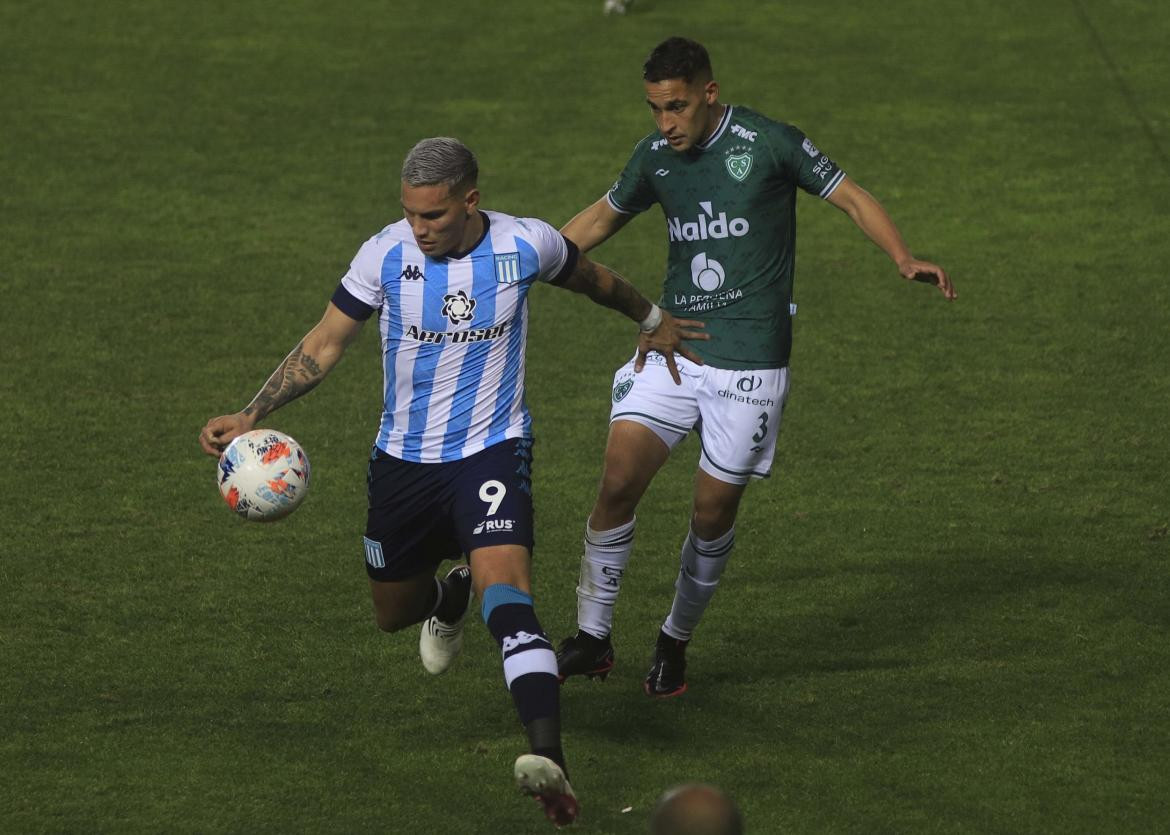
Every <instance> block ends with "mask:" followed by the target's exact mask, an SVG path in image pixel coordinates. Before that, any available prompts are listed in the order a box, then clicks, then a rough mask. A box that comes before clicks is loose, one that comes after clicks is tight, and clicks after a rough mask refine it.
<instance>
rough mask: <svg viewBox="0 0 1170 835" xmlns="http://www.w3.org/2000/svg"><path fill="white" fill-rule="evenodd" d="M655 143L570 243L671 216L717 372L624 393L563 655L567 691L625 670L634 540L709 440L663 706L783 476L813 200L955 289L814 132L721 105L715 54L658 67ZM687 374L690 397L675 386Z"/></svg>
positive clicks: (689, 53) (686, 548)
mask: <svg viewBox="0 0 1170 835" xmlns="http://www.w3.org/2000/svg"><path fill="white" fill-rule="evenodd" d="M643 80H644V87H645V95H646V103H647V105H649V108H650V114H651V116H653V118H654V121H655V124H656V126H657V130H656V131H654V132H653V133H651V134H650V135H648V136H646V137H645V138H644V139H642V141H640V142H639V143H638V144H637V146H636V147H635V148H634V153H633V156H632V157H631V158H630V160H629V162H628V163H627V164H626V167H625V169H624V170H623V171H622V173H621V175H620V177H619V178H618V180H617V182H616V183H615V184H614V186H613V188H612V189H611V190H610V191H609V193H607V194H606V195H605V196H603V197H602V198H601V199H600V200H598V201H597V202H596V203H594V204H593V205H591V206H589V207H587V208H586V209H584V210H583V211H581V212H580V213H579V214H578V215H577V216H576V217H574V218H573V219H572V220H571V221H569V223H568V224H567V225H565V227H564V228H563V229H562V230H561V231H562V232H563V233H564V235H565V237H567V238H569V239H570V240H571V241H573V242H574V243H576V244H577V246H578V247H580V249H581V251H582V252H588V251H589V250H591V249H592V248H593V247H595V246H597V245H598V244H600V243H601V242H602V241H605V240H606V239H608V238H609V237H610V236H611V235H613V234H614V233H616V232H617V231H618V230H620V229H621V228H622V227H623V226H624V225H625V224H626V223H627V222H628V221H629V220H630V219H631V218H633V217H634V216H635V215H637V214H639V213H641V212H644V211H647V210H648V209H650V208H651V207H652V206H653V205H654V204H655V203H657V204H658V205H659V206H661V208H662V212H663V215H664V216H665V220H666V229H665V231H666V237H667V270H666V281H665V285H664V287H663V292H662V298H661V300H660V304H661V305H662V306H663V307H664V308H665V309H667V310H669V311H670V312H671V313H673V314H674V315H676V316H686V317H688V318H690V319H698V320H701V321H703V322H704V323H705V324H706V332H707V333H708V334H709V336H710V341H709V342H702V343H696V345H695V349H696V351H697V352H698V353H699V355H700V356H701V357H702V358H703V360H704V364H703V365H701V366H700V365H697V364H695V363H693V362H689V361H688V359H687V358H685V357H682V358H679V359H678V360H677V363H676V360H675V359H674V358H673V357H671V356H668V355H661V356H660V355H654V356H651V357H650V358H649V360H648V362H646V368H645V371H644V372H643V373H641V374H635V372H636V371H637V370H639V369H638V366H640V365H641V364H642V362H643V358H642V357H636V358H635V359H634V360H631V362H630V363H628V364H627V365H626V366H625V367H623V368H621V369H619V370H618V372H617V375H616V377H615V379H614V387H613V396H612V407H611V411H610V421H611V423H610V432H609V439H608V442H607V445H606V451H605V463H604V471H603V474H602V478H601V487H600V490H599V493H598V496H597V501H596V503H595V505H594V507H593V510H592V512H591V514H590V516H589V520H588V523H587V525H586V531H585V553H584V556H583V557H582V563H581V581H580V585H579V586H578V588H577V598H578V607H577V625H578V632H577V634H576V635H574V636H571V637H569V638H567V639H565V641H564V642H563V643H562V644H561V646H560V648H559V651H558V653H557V661H558V666H559V673H560V675H561V677H562V681H563V680H564V679H565V678H566V677H568V676H572V675H587V676H590V677H592V676H602V677H604V676H605V675H607V674H608V673H609V670H610V669H611V668H612V667H613V660H614V653H613V644H612V640H611V631H612V627H613V609H614V604H615V602H616V600H617V596H618V591H619V589H620V586H621V580H622V575H623V574H624V572H625V569H626V565H627V563H628V562H629V559H630V553H631V549H632V548H633V541H634V511H635V509H636V507H637V505H638V501H639V499H641V497H642V494H643V493H644V492H645V490H646V488H647V487H648V486H649V484H650V481H651V480H652V479H653V478H654V475H655V473H657V472H658V469H659V468H660V467H661V466H662V465H663V463H664V462H665V461H666V459H667V456H668V455H669V454H670V450H671V449H673V448H674V446H675V445H676V444H678V442H679V441H681V440H682V439H683V437H685V436H686V435H687V433H688V432H689V431H690V430H691V429H697V430H698V434H699V438H700V441H701V453H700V458H699V468H698V472H697V473H696V475H695V482H694V500H693V506H692V511H691V522H690V530H688V531H687V534H686V536H685V537H684V538H683V544H682V549H681V554H680V563H681V565H680V568H679V573H678V580H677V582H676V584H675V595H674V602H673V605H672V607H671V610H670V613H669V614H668V615H667V617H666V619H665V621H664V622H663V624H662V628H661V630H660V632H659V634H658V638H657V640H656V642H655V650H654V658H653V661H652V662H651V668H650V671H649V673H648V674H647V676H646V678H645V682H644V689H645V692H646V693H647V695H649V696H653V697H657V698H663V697H669V696H676V695H679V694H681V693H683V692H684V691H685V690H686V688H687V682H686V677H685V666H686V655H685V652H686V647H687V645H688V642H689V641H690V639H691V636H692V634H693V632H694V630H695V628H696V626H698V623H699V620H700V618H701V617H702V614H703V612H704V611H705V610H706V608H707V605H708V604H709V602H710V601H711V598H712V596H713V595H714V593H715V589H716V587H717V585H718V583H719V577H720V575H721V574H722V573H723V569H724V566H726V565H727V561H728V559H729V558H730V555H731V551H732V547H733V545H734V543H735V528H734V524H735V517H736V513H737V511H738V508H739V502H740V499H741V497H742V496H743V493H744V490H745V488H746V485H747V484H748V482H749V480H751V479H757V478H765V477H767V476H768V475H769V472H770V469H771V464H772V458H773V453H774V451H775V448H776V433H777V430H778V429H779V425H780V416H781V413H782V410H783V407H784V401H785V398H786V397H787V394H788V359H789V352H790V349H791V345H792V330H791V328H792V325H791V317H792V314H793V313H794V312H795V308H794V306H793V305H792V278H793V264H794V256H795V252H796V247H795V244H796V193H797V189H800V190H802V191H805V192H807V193H809V194H811V195H813V196H815V197H818V198H820V199H822V200H825V201H828V202H829V203H830V204H832V205H833V206H836V207H837V208H838V209H840V210H842V211H843V212H845V213H846V214H847V215H848V216H849V218H850V219H851V220H852V221H853V222H854V223H855V224H856V225H857V226H858V227H859V228H860V229H861V230H862V231H863V232H864V233H865V234H866V235H868V236H869V237H870V238H871V239H872V240H873V241H874V243H876V244H877V245H878V246H879V247H880V248H881V249H882V250H884V251H885V253H886V254H887V255H888V256H889V257H890V259H891V260H892V261H893V262H894V264H895V265H896V266H897V269H898V272H899V273H900V274H901V275H902V276H903V277H904V278H906V279H911V280H915V281H921V282H925V283H927V284H932V285H934V286H935V287H937V288H938V289H939V290H940V291H941V292H942V294H943V296H944V298H946V299H954V298H955V290H954V287H953V285H952V284H951V280H950V279H949V278H948V277H947V274H946V272H945V271H944V270H943V269H942V268H941V267H939V266H938V265H937V264H932V263H930V262H928V261H922V260H919V259H917V258H915V257H914V256H913V255H912V254H911V253H910V250H909V249H908V248H907V246H906V244H905V243H903V241H902V237H901V235H900V234H899V233H898V230H897V228H896V227H895V226H894V223H893V222H892V221H891V220H890V217H889V215H887V214H886V212H885V210H884V209H883V208H882V207H881V205H880V204H879V203H878V202H877V200H875V199H874V198H873V197H872V196H871V195H870V194H869V193H867V192H866V191H865V190H864V189H862V188H861V187H860V186H858V185H857V184H856V183H854V182H853V180H851V179H850V178H849V177H847V176H846V175H845V172H844V171H842V170H841V168H840V167H839V166H838V165H837V164H836V163H835V162H834V161H833V160H832V159H831V158H830V157H829V156H828V155H827V154H825V153H823V152H822V151H821V150H820V149H818V148H817V146H816V145H814V144H813V142H812V141H811V140H810V139H809V138H808V137H807V136H805V135H804V134H803V133H802V132H801V131H800V130H799V129H798V128H796V127H793V126H792V125H787V124H783V123H781V122H776V121H773V120H771V119H769V118H767V117H765V116H762V115H761V114H759V113H756V112H755V111H753V110H750V109H748V108H746V107H742V106H738V105H734V106H733V105H725V104H723V103H722V102H720V101H719V85H718V83H717V82H716V81H715V80H714V77H713V74H712V70H711V62H710V59H709V57H708V55H707V51H706V49H704V48H703V46H702V45H701V44H698V43H696V42H694V41H691V40H687V39H685V38H670V39H668V40H666V41H664V42H663V43H661V44H659V45H658V46H657V47H656V48H655V49H654V50H653V52H651V54H650V57H649V59H648V60H647V61H646V63H645V65H644V67H643ZM680 375H681V378H682V381H683V384H682V385H681V386H675V385H672V384H671V378H678V377H679V376H680Z"/></svg>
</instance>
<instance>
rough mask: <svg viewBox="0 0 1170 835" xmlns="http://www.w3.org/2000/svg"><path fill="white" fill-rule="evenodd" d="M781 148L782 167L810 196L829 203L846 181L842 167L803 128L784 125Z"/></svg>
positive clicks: (781, 133)
mask: <svg viewBox="0 0 1170 835" xmlns="http://www.w3.org/2000/svg"><path fill="white" fill-rule="evenodd" d="M779 145H780V148H779V150H780V156H781V163H782V165H784V167H785V168H787V169H788V172H789V174H790V175H791V176H792V178H793V180H795V181H796V183H797V184H798V185H799V186H800V187H801V188H802V189H804V190H805V191H807V192H808V193H809V194H815V195H816V196H817V197H819V198H821V199H822V200H826V199H828V197H829V195H830V194H832V193H833V191H834V190H835V189H836V188H837V186H839V185H840V184H841V181H842V180H844V179H845V172H844V171H842V170H841V166H839V165H837V163H835V162H833V160H832V159H830V158H829V156H828V155H827V154H824V153H822V152H821V150H820V149H819V148H817V146H816V145H814V144H813V143H812V140H811V139H809V138H808V137H807V136H805V135H804V132H803V131H801V130H800V128H797V127H793V126H792V125H784V126H783V128H782V129H781V132H780V142H779Z"/></svg>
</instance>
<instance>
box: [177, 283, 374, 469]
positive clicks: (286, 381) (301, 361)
mask: <svg viewBox="0 0 1170 835" xmlns="http://www.w3.org/2000/svg"><path fill="white" fill-rule="evenodd" d="M362 324H363V322H360V321H358V320H356V319H351V318H350V317H349V316H346V315H345V314H344V313H342V312H341V310H340V309H338V308H337V307H336V306H335V305H334V304H333V303H332V302H330V303H329V306H328V307H327V308H326V309H325V315H324V316H323V317H321V321H320V322H318V323H317V324H316V326H315V327H314V328H313V329H312V330H311V331H309V332H308V333H307V334H305V338H304V339H302V340H301V341H300V342H299V343H298V344H297V347H295V348H293V349H292V352H291V353H289V355H288V356H287V357H285V358H284V362H282V363H281V364H280V365H279V367H277V369H276V370H275V371H273V372H272V376H270V377H269V378H268V382H266V383H265V384H264V387H263V388H262V389H260V391H259V392H257V394H256V396H255V397H253V398H252V402H251V403H249V404H248V405H247V406H245V407H244V408H243V410H241V411H239V412H236V413H235V414H233V415H220V416H219V417H215V418H212V419H211V420H209V421H207V425H206V426H204V427H203V430H202V431H201V432H200V433H199V445H200V446H202V447H203V451H204V452H206V453H207V454H208V455H219V454H220V453H221V452H223V450H224V448H225V447H226V446H227V445H228V444H229V443H231V441H232V439H233V438H235V437H237V436H238V435H242V434H244V433H245V432H247V431H249V430H250V429H252V427H254V426H255V425H256V424H257V423H258V422H259V421H260V420H261V419H262V418H264V417H265V416H266V415H268V414H270V413H272V412H273V411H275V410H276V409H279V408H280V407H281V406H283V405H284V404H285V403H288V402H289V401H290V400H295V399H296V398H298V397H300V396H301V395H302V394H305V393H306V392H309V391H311V390H312V389H313V388H315V387H316V385H317V384H318V383H320V382H321V381H322V380H323V379H325V375H326V374H328V373H329V372H330V370H332V368H333V366H335V365H337V361H338V360H340V359H341V355H342V354H343V353H345V349H346V348H347V347H348V346H349V343H351V342H352V341H353V340H354V337H356V336H357V335H358V332H359V331H361V329H362Z"/></svg>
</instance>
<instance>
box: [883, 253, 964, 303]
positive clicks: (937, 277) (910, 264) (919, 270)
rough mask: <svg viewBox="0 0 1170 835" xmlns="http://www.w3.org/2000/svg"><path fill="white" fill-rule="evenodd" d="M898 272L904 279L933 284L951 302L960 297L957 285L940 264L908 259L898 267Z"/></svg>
mask: <svg viewBox="0 0 1170 835" xmlns="http://www.w3.org/2000/svg"><path fill="white" fill-rule="evenodd" d="M898 272H900V273H901V274H902V278H905V279H907V280H908V281H920V282H922V283H923V284H933V285H934V286H935V287H937V288H938V289H939V290H940V291H941V292H942V294H943V296H945V297H946V300H947V301H949V302H953V301H954V300H955V299H957V298H958V297H959V294H958V293H957V292H955V285H953V284H952V283H951V279H950V277H949V276H948V275H947V273H946V270H944V269H943V268H942V267H940V266H939V265H938V264H932V263H930V262H929V261H919V260H918V259H917V258H907V259H906V260H905V261H903V262H902V263H901V264H899V265H898Z"/></svg>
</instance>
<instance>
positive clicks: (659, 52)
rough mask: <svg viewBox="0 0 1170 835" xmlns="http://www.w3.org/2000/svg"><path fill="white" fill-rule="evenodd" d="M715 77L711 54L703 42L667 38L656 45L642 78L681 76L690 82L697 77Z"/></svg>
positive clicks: (643, 70)
mask: <svg viewBox="0 0 1170 835" xmlns="http://www.w3.org/2000/svg"><path fill="white" fill-rule="evenodd" d="M713 77H714V74H713V73H712V72H711V56H709V55H708V54H707V50H706V48H705V47H704V46H703V45H702V44H701V43H699V42H698V41H692V40H691V39H690V38H667V39H666V40H664V41H663V42H662V43H660V44H658V46H656V47H654V49H653V51H651V53H650V57H649V58H647V59H646V63H645V64H643V65H642V78H644V79H646V80H647V81H669V80H670V79H672V78H681V79H682V80H683V81H685V82H687V83H688V84H690V83H691V82H692V81H694V80H695V79H696V78H702V79H703V80H709V79H711V78H713Z"/></svg>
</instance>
